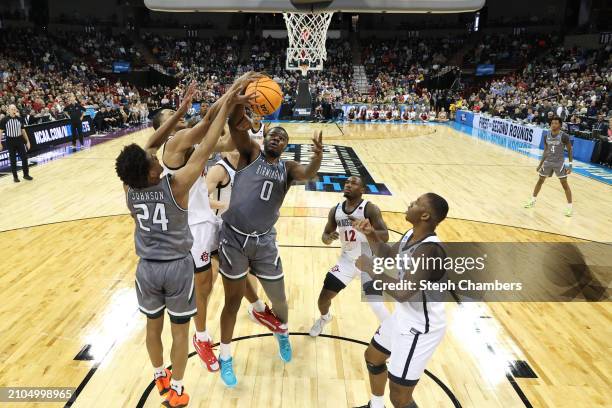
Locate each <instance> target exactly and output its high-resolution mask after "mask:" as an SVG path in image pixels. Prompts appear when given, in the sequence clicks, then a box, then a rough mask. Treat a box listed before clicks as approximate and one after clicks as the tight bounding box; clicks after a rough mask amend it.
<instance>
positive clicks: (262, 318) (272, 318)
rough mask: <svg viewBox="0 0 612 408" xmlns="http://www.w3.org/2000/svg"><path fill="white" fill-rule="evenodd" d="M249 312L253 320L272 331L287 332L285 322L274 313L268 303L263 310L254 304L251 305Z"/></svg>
mask: <svg viewBox="0 0 612 408" xmlns="http://www.w3.org/2000/svg"><path fill="white" fill-rule="evenodd" d="M247 312H248V313H249V317H250V318H251V320H253V321H254V322H257V323H259V324H261V325H262V326H265V327H267V328H268V330H270V331H271V332H272V333H285V332H286V331H287V329H285V328H283V327H282V325H283V323H282V322H281V321H280V320H279V319H278V317H276V315H275V314H274V313H272V310H270V308H269V307H268V305H267V304H266V308H265V310H264V311H263V312H258V311H257V310H255V309H254V308H253V305H249V308H248V309H247Z"/></svg>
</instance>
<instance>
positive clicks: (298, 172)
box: [287, 130, 323, 182]
mask: <svg viewBox="0 0 612 408" xmlns="http://www.w3.org/2000/svg"><path fill="white" fill-rule="evenodd" d="M312 144H313V147H312V158H311V159H310V163H309V164H308V166H303V165H301V164H299V163H297V162H295V161H288V162H287V172H288V173H289V178H290V182H291V181H294V180H297V181H306V180H310V179H312V178H314V177H315V176H316V175H317V171H319V168H320V167H321V159H322V158H323V131H321V130H320V131H318V132H315V134H314V136H313V138H312Z"/></svg>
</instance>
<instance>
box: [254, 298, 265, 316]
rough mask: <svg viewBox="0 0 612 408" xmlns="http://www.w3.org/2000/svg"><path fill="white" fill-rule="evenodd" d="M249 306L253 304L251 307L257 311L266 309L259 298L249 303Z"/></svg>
mask: <svg viewBox="0 0 612 408" xmlns="http://www.w3.org/2000/svg"><path fill="white" fill-rule="evenodd" d="M251 306H253V309H255V311H256V312H259V313H261V312H263V311H264V310H266V304H265V303H264V302H262V301H261V299H257V300H256V301H255V302H253V303H251Z"/></svg>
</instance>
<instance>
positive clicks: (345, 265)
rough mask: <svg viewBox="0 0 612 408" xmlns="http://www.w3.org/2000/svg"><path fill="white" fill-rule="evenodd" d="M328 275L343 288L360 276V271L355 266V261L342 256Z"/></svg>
mask: <svg viewBox="0 0 612 408" xmlns="http://www.w3.org/2000/svg"><path fill="white" fill-rule="evenodd" d="M328 273H329V274H330V275H333V276H334V277H335V278H338V280H339V281H340V282H342V283H343V284H344V286H346V285H348V284H349V283H351V281H352V280H353V279H355V278H357V277H359V276H361V271H360V270H359V269H357V267H356V266H355V261H354V260H352V259H349V258H347V257H344V256H341V257H340V258H338V262H337V263H336V265H334V266H333V267H332V268H331V269H330V270H329V272H328Z"/></svg>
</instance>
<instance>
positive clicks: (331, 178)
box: [281, 144, 391, 195]
mask: <svg viewBox="0 0 612 408" xmlns="http://www.w3.org/2000/svg"><path fill="white" fill-rule="evenodd" d="M311 148H312V145H310V144H289V145H287V150H285V152H284V153H283V155H282V156H281V157H282V159H283V160H295V161H296V162H298V163H301V164H304V165H307V164H308V163H310V157H311V156H312V151H311ZM350 176H359V177H361V178H362V180H363V181H364V183H365V184H366V194H379V195H391V192H390V191H389V189H388V188H387V186H385V185H384V184H383V183H377V182H376V181H375V180H374V179H373V178H372V176H371V175H370V173H369V172H368V170H367V169H366V167H365V165H364V164H363V163H362V161H361V159H359V157H358V156H357V153H355V151H354V150H353V148H352V147H348V146H336V145H324V146H323V160H321V168H320V169H319V172H318V173H317V179H316V181H310V182H308V183H306V190H308V191H328V192H333V193H339V192H342V190H343V189H344V182H345V181H346V179H347V178H349V177H350Z"/></svg>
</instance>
